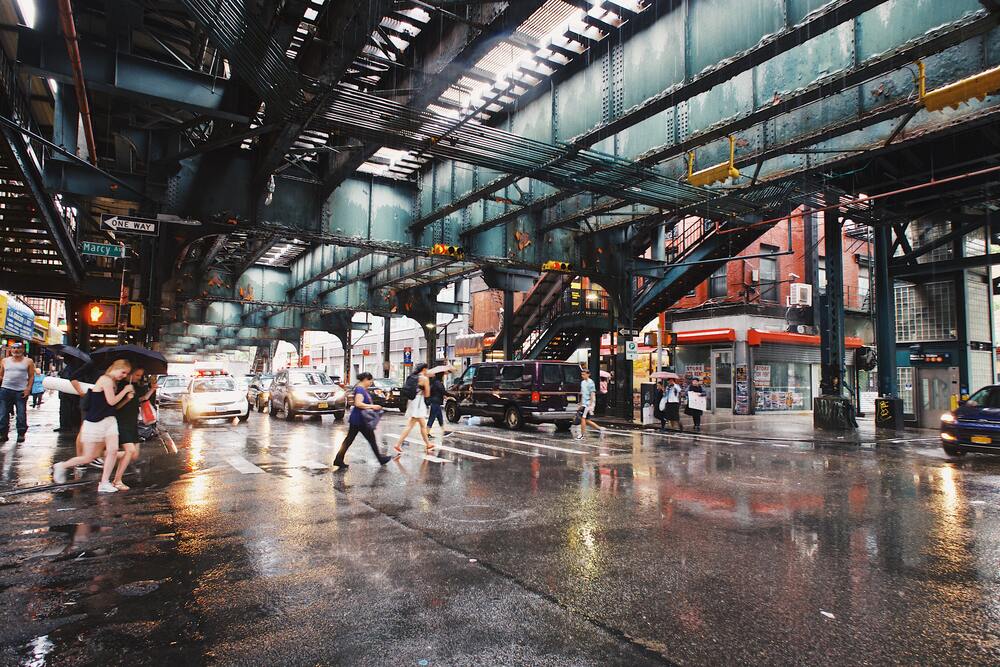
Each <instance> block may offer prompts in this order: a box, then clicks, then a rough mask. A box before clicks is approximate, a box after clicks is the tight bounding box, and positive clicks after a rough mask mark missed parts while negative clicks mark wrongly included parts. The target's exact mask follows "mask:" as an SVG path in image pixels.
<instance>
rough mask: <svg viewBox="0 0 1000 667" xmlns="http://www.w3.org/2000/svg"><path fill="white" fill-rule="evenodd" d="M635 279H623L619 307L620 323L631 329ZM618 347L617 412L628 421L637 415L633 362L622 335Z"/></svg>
mask: <svg viewBox="0 0 1000 667" xmlns="http://www.w3.org/2000/svg"><path fill="white" fill-rule="evenodd" d="M634 285H635V279H634V278H633V277H632V276H631V275H629V276H628V277H626V278H625V279H624V280H623V281H622V286H621V288H620V291H621V296H620V300H619V307H618V324H619V326H620V327H622V328H626V329H631V328H632V327H633V326H635V311H634V308H633V304H634V302H635V297H634V293H635V289H634ZM615 342H616V343H617V346H618V349H617V350H614V355H615V379H616V381H617V388H618V392H617V399H618V405H617V410H616V411H615V412H617V414H618V416H619V417H623V418H625V419H626V420H628V421H632V420H633V419H634V418H635V416H634V414H633V411H634V409H635V406H634V397H633V395H632V392H633V387H632V362H631V361H630V360H627V359H626V358H625V339H624V338H623V337H622V336H618V337H617V338H616V340H615ZM599 379H600V375H597V376H596V377H595V378H594V382H597V381H598V380H599Z"/></svg>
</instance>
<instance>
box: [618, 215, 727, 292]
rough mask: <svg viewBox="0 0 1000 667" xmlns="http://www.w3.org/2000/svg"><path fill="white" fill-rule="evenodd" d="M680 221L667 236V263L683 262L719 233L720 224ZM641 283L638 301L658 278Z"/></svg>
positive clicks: (637, 288)
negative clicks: (689, 254)
mask: <svg viewBox="0 0 1000 667" xmlns="http://www.w3.org/2000/svg"><path fill="white" fill-rule="evenodd" d="M684 222H685V221H683V220H682V221H680V222H678V223H677V225H675V226H674V228H673V229H672V230H671V232H670V233H668V235H667V246H666V257H667V262H669V263H675V262H681V261H683V260H684V258H685V257H686V256H687V255H688V253H690V252H691V251H692V250H694V249H695V248H697V247H698V246H700V245H701V244H702V243H704V242H705V240H706V239H707V238H708V237H710V236H715V235H716V234H717V233H718V229H719V226H718V223H716V222H714V221H711V220H704V221H703V220H698V221H697V222H695V223H693V224H691V223H689V224H686V225H685V224H684ZM638 280H639V281H640V282H639V284H637V285H636V289H635V298H636V300H638V299H639V298H640V297H642V296H643V295H644V294H645V293H646V292H648V291H649V290H650V289H651V288H652V286H653V285H654V284H655V283H656V280H657V279H656V278H645V277H644V278H638Z"/></svg>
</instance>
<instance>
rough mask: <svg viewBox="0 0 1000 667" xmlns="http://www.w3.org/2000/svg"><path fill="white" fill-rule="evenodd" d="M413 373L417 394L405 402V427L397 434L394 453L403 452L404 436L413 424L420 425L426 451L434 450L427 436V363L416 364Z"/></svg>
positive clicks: (428, 389) (428, 383)
mask: <svg viewBox="0 0 1000 667" xmlns="http://www.w3.org/2000/svg"><path fill="white" fill-rule="evenodd" d="M413 374H414V375H416V376H418V378H417V395H416V396H415V397H414V398H412V399H411V400H409V401H408V402H407V403H406V418H407V422H406V428H404V429H403V432H402V433H400V434H399V440H397V441H396V446H395V447H394V449H395V450H396V454H402V453H403V443H404V442H406V436H408V435H410V431H412V430H413V427H414V426H419V427H420V437H421V438H423V440H424V447H425V448H426V451H428V452H430V451H433V450H434V445H433V444H431V441H430V438H428V437H427V415H428V414H429V412H430V411H429V410H428V409H427V397H428V396H430V395H431V383H430V380H429V379H428V378H427V364H420V365H418V366H417V368H416V370H414V371H413Z"/></svg>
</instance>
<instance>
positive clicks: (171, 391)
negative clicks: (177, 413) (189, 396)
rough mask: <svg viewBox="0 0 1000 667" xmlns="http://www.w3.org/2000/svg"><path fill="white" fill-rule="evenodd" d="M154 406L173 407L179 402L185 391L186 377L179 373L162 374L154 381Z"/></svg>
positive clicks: (186, 385)
mask: <svg viewBox="0 0 1000 667" xmlns="http://www.w3.org/2000/svg"><path fill="white" fill-rule="evenodd" d="M156 386H157V389H156V406H157V407H160V408H167V407H173V406H177V405H180V404H181V399H182V398H183V397H184V394H186V393H187V388H188V379H187V378H185V377H181V376H180V375H164V376H163V377H161V378H160V379H159V380H157V383H156Z"/></svg>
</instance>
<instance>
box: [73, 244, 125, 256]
mask: <svg viewBox="0 0 1000 667" xmlns="http://www.w3.org/2000/svg"><path fill="white" fill-rule="evenodd" d="M80 252H82V253H83V254H84V255H96V256H97V257H117V258H118V259H124V258H125V246H123V245H114V244H112V243H93V242H91V241H83V242H82V243H81V244H80Z"/></svg>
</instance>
